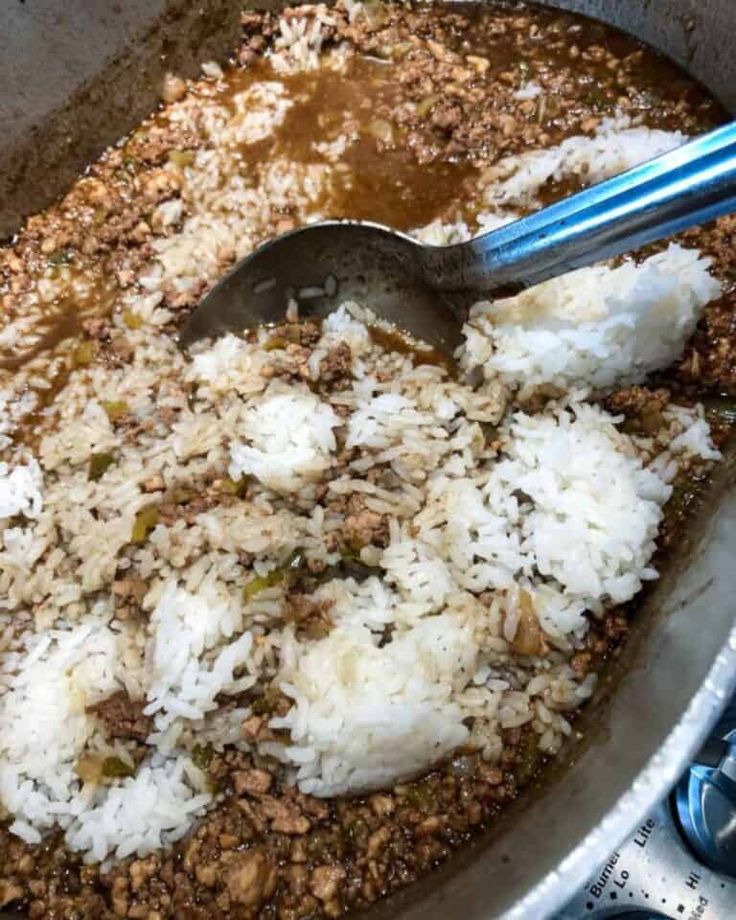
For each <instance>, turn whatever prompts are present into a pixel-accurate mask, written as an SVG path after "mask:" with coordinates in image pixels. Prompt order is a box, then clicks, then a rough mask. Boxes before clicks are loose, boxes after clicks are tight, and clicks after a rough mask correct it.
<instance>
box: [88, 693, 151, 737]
mask: <svg viewBox="0 0 736 920" xmlns="http://www.w3.org/2000/svg"><path fill="white" fill-rule="evenodd" d="M144 707H145V702H144V701H143V700H131V698H130V697H129V696H128V694H127V693H126V692H125V691H124V690H120V691H119V692H118V693H113V695H112V696H108V697H107V699H105V700H102V702H100V703H95V704H94V706H90V707H89V710H88V712H92V713H94V714H95V715H96V716H97V718H98V719H100V720H101V721H102V722H103V723H104V726H105V729H106V731H107V733H108V734H109V736H110V737H111V738H132V739H133V740H135V741H145V740H146V738H147V737H148V735H150V733H151V724H152V720H151V717H150V716H144V715H143V709H144Z"/></svg>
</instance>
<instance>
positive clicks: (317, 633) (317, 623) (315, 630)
mask: <svg viewBox="0 0 736 920" xmlns="http://www.w3.org/2000/svg"><path fill="white" fill-rule="evenodd" d="M332 606H333V602H332V601H314V600H312V599H311V598H309V597H307V596H306V595H304V594H287V596H286V598H285V599H284V619H285V620H286V621H287V622H288V623H295V624H296V626H297V632H298V633H301V634H303V635H305V636H307V637H308V638H310V639H321V638H323V637H324V636H326V635H327V633H328V632H329V631H330V629H331V628H332V619H331V617H330V609H331V608H332Z"/></svg>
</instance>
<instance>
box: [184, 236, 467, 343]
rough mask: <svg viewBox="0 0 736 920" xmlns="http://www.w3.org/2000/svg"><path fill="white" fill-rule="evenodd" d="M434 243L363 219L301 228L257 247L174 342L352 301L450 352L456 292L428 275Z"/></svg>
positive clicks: (457, 310)
mask: <svg viewBox="0 0 736 920" xmlns="http://www.w3.org/2000/svg"><path fill="white" fill-rule="evenodd" d="M432 248H435V247H426V246H423V245H422V244H420V243H418V242H417V241H416V240H413V239H412V238H411V237H409V236H407V235H406V234H404V233H399V232H397V231H395V230H391V229H389V228H388V227H383V226H381V225H380V224H374V223H369V222H366V221H351V220H336V221H325V222H323V223H319V224H312V225H310V226H306V227H300V228H299V229H297V230H292V231H291V232H290V233H285V234H284V235H283V236H279V237H276V238H275V239H273V240H270V241H269V242H268V243H265V244H264V245H263V246H260V247H259V248H258V249H256V250H255V251H254V252H252V253H251V254H250V255H248V256H247V257H246V258H245V259H243V260H242V261H241V262H239V263H238V264H237V265H236V266H235V267H234V268H233V269H232V270H231V271H230V272H228V274H227V275H225V277H224V278H223V279H222V280H221V281H220V282H219V283H218V284H217V286H216V287H214V288H213V289H212V291H211V292H210V293H209V294H208V295H207V297H206V298H205V299H204V300H203V301H202V303H201V305H200V306H199V307H198V308H197V309H196V310H195V311H194V313H193V314H192V316H191V318H190V320H189V322H188V323H187V325H186V326H185V328H184V330H183V332H182V336H181V339H180V342H181V344H182V346H183V347H188V346H189V345H191V344H192V343H193V342H196V341H197V340H198V339H200V338H203V337H209V336H217V335H221V334H223V333H225V332H228V331H240V330H242V329H244V328H247V327H248V326H252V325H256V324H261V323H266V324H268V323H274V322H278V321H280V320H282V319H283V318H284V312H285V310H286V307H287V305H288V304H289V302H296V303H297V305H298V308H299V315H300V316H302V317H304V316H316V317H324V316H327V314H328V313H331V312H332V311H333V310H334V309H335V308H336V307H337V306H338V305H339V304H341V303H344V302H346V301H359V302H360V303H361V304H363V305H365V306H369V307H370V308H371V310H373V311H374V312H375V313H376V314H377V315H378V316H380V317H381V318H382V319H385V320H387V321H388V322H390V323H392V324H395V325H396V326H400V327H401V328H402V329H405V330H406V331H407V332H409V333H411V334H412V335H413V336H416V337H417V338H418V339H422V340H423V341H425V342H428V343H429V344H431V345H433V346H434V347H436V348H439V349H440V350H441V351H443V352H445V353H447V354H451V353H452V352H453V351H454V349H455V347H456V346H457V345H458V344H459V343H460V340H461V335H460V330H461V328H462V321H463V311H462V301H463V298H462V297H460V298H459V299H458V298H457V297H455V298H453V297H452V295H451V294H449V293H448V294H447V295H446V296H445V295H443V294H442V293H441V292H438V291H437V289H436V287H435V286H433V285H432V284H431V281H430V280H428V278H429V277H430V275H429V266H430V262H431V258H428V256H427V254H428V253H429V252H430V251H431V249H432Z"/></svg>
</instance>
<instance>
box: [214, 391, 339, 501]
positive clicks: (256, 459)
mask: <svg viewBox="0 0 736 920" xmlns="http://www.w3.org/2000/svg"><path fill="white" fill-rule="evenodd" d="M339 424H340V420H339V419H338V417H337V416H336V415H335V413H334V411H333V409H332V408H331V407H330V406H329V405H326V404H325V403H323V402H321V401H320V400H319V399H318V398H317V397H316V396H313V395H312V394H311V393H309V392H306V393H294V392H279V390H278V388H276V387H274V388H272V390H271V391H269V392H268V393H266V394H265V396H264V398H263V399H262V400H260V401H259V402H258V404H257V405H256V406H254V407H253V408H252V409H249V410H248V413H247V415H246V417H245V421H244V425H243V433H244V435H245V436H246V437H247V439H248V441H249V442H250V443H249V444H242V443H235V444H233V446H232V448H231V449H230V457H231V463H230V470H229V471H230V475H231V476H232V478H233V479H239V478H240V477H241V476H245V475H251V476H255V477H256V479H258V480H259V481H260V482H262V483H263V484H264V485H266V486H268V487H269V488H271V489H275V490H276V491H281V492H295V491H296V490H297V489H298V488H299V487H300V486H301V485H302V484H303V483H304V482H308V481H309V480H314V479H317V478H318V477H319V476H320V475H321V474H322V473H324V471H325V470H326V469H327V467H328V466H329V465H330V462H331V460H330V454H331V452H332V451H334V450H335V447H336V441H335V433H334V431H333V429H334V428H336V427H337V426H338V425H339Z"/></svg>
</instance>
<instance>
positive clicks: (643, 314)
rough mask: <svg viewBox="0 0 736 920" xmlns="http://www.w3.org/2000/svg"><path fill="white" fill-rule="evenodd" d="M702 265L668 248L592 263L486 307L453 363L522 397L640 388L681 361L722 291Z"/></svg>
mask: <svg viewBox="0 0 736 920" xmlns="http://www.w3.org/2000/svg"><path fill="white" fill-rule="evenodd" d="M709 266H710V260H708V259H706V258H702V257H701V256H700V254H699V253H698V252H697V251H696V250H692V249H684V248H683V247H681V246H679V245H677V244H674V243H673V244H671V245H670V246H669V247H668V248H667V249H666V250H665V251H664V252H661V253H658V254H657V255H654V256H650V257H649V258H648V259H645V260H644V262H642V263H641V264H639V265H637V264H635V263H633V262H625V263H624V264H622V265H620V266H618V267H616V268H612V267H609V266H606V265H596V266H593V267H591V268H583V269H579V270H578V271H575V272H570V273H569V274H568V275H563V276H562V277H560V278H554V279H552V280H551V281H547V282H545V283H544V284H539V285H537V286H536V287H533V288H530V289H529V290H527V291H524V292H523V293H521V294H519V295H517V296H516V297H510V298H506V299H502V300H497V301H494V302H492V303H478V304H476V305H475V306H474V307H473V308H472V310H471V312H470V319H469V322H468V324H467V325H466V327H465V335H466V342H465V344H464V346H463V348H462V354H461V361H462V364H463V366H464V367H465V368H467V369H470V368H473V367H482V368H483V372H484V374H485V375H486V376H487V377H488V378H489V379H498V380H500V381H502V382H503V383H505V384H507V385H508V386H510V387H512V388H513V389H515V390H519V391H520V396H521V398H524V397H525V396H527V395H529V394H531V393H533V392H534V391H535V390H537V389H539V388H540V387H550V386H551V387H554V388H556V389H557V390H558V391H559V392H565V391H566V390H568V389H570V388H571V387H576V386H589V387H592V388H594V389H596V390H605V389H608V388H610V387H612V386H614V385H615V384H619V385H621V384H630V383H639V382H641V381H642V380H644V378H645V377H646V375H647V374H649V373H651V372H652V371H654V370H657V369H659V368H663V367H667V366H668V365H670V364H672V363H673V362H674V361H675V360H677V358H678V357H679V356H680V355H681V354H682V350H683V347H684V344H685V341H686V340H687V338H688V337H689V336H690V335H691V334H692V332H693V330H694V328H695V324H696V322H697V320H698V317H699V316H700V312H701V310H702V308H703V306H704V305H705V304H706V303H708V301H710V300H712V299H714V298H715V297H717V296H718V295H719V293H720V284H719V282H718V281H717V280H716V279H715V278H714V277H713V276H712V275H711V274H710V272H709V271H708V268H709Z"/></svg>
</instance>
